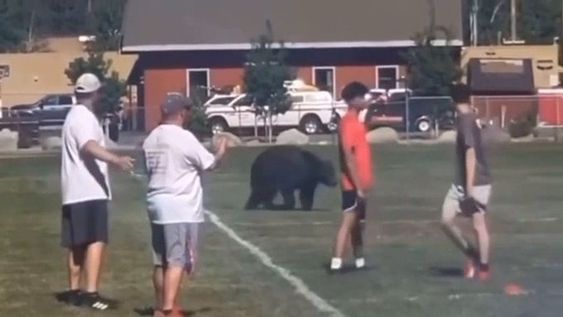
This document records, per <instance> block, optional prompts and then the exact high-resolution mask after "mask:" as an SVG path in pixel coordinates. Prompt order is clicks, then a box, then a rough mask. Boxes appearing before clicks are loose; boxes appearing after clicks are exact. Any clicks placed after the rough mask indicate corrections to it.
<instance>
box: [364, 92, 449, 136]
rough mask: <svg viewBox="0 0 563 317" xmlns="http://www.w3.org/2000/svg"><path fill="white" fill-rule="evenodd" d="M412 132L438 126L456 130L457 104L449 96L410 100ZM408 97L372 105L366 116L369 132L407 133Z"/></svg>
mask: <svg viewBox="0 0 563 317" xmlns="http://www.w3.org/2000/svg"><path fill="white" fill-rule="evenodd" d="M409 117H410V118H409V126H410V128H409V130H410V131H412V132H429V131H431V130H432V129H434V127H435V126H436V124H438V127H439V128H440V129H443V130H447V129H451V128H453V126H454V124H455V105H454V103H453V100H452V99H451V98H450V97H442V96H435V97H416V96H414V97H410V98H409ZM406 122H407V121H406V98H405V96H404V95H403V97H402V98H397V97H396V98H391V99H390V100H389V101H388V102H386V103H383V102H378V103H374V104H372V105H370V107H369V108H368V110H367V112H366V115H365V124H366V126H367V127H368V129H374V128H378V127H391V128H394V129H396V130H399V131H405V130H406Z"/></svg>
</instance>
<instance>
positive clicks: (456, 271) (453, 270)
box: [428, 266, 463, 277]
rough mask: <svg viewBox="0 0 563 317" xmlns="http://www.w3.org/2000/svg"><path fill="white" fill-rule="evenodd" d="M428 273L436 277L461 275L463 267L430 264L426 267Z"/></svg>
mask: <svg viewBox="0 0 563 317" xmlns="http://www.w3.org/2000/svg"><path fill="white" fill-rule="evenodd" d="M428 270H429V271H430V274H431V275H433V276H438V277H462V276H463V269H461V268H459V267H439V266H432V267H430V268H429V269H428Z"/></svg>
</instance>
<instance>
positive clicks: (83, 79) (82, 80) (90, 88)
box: [74, 73, 102, 93]
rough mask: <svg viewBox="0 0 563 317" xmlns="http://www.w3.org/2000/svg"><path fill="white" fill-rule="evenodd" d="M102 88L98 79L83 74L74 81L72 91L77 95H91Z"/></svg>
mask: <svg viewBox="0 0 563 317" xmlns="http://www.w3.org/2000/svg"><path fill="white" fill-rule="evenodd" d="M100 87H102V84H101V83H100V80H99V79H98V77H97V76H96V75H94V74H92V73H84V74H82V75H80V77H78V79H77V80H76V86H75V87H74V91H76V92H79V93H91V92H94V91H97V90H98V89H100Z"/></svg>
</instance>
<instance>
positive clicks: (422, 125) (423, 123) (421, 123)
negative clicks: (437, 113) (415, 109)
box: [416, 119, 432, 132]
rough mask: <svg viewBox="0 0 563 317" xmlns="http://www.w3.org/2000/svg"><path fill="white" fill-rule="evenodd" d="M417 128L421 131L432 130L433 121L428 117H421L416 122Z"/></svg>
mask: <svg viewBox="0 0 563 317" xmlns="http://www.w3.org/2000/svg"><path fill="white" fill-rule="evenodd" d="M416 130H417V131H419V132H428V131H430V130H432V123H431V122H430V120H428V119H420V120H418V121H417V122H416Z"/></svg>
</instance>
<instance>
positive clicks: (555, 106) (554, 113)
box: [472, 94, 563, 139]
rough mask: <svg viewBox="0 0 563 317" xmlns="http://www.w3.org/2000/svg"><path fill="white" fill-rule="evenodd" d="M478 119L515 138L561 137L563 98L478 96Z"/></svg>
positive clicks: (473, 100)
mask: <svg viewBox="0 0 563 317" xmlns="http://www.w3.org/2000/svg"><path fill="white" fill-rule="evenodd" d="M472 103H473V105H474V106H475V108H476V109H477V114H478V117H479V118H480V119H481V121H482V122H483V123H486V124H487V125H491V126H495V127H499V128H501V129H502V130H504V131H506V132H507V133H509V134H510V136H511V137H513V138H519V137H525V136H529V135H535V136H550V135H553V136H554V137H555V138H557V139H558V138H559V129H560V128H561V127H562V125H563V95H556V94H539V95H534V96H474V97H473V98H472Z"/></svg>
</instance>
